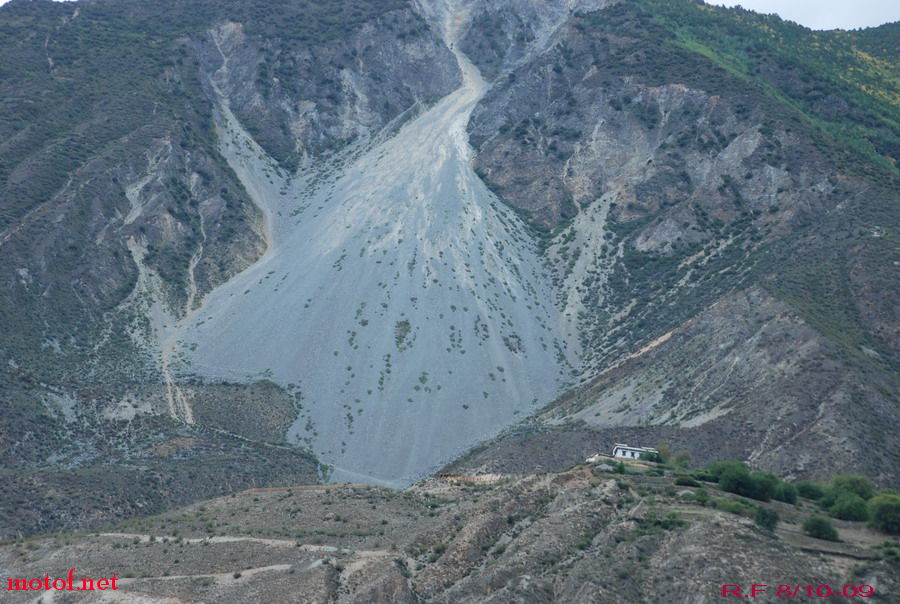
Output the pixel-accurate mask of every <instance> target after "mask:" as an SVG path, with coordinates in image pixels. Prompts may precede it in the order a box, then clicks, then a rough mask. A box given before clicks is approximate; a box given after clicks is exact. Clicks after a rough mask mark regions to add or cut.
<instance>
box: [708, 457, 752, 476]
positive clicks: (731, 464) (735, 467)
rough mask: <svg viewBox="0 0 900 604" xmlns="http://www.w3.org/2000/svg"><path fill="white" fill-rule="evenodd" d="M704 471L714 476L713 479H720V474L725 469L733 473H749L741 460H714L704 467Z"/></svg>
mask: <svg viewBox="0 0 900 604" xmlns="http://www.w3.org/2000/svg"><path fill="white" fill-rule="evenodd" d="M706 471H707V472H708V473H709V474H710V475H711V476H712V477H713V478H715V480H719V479H721V478H722V474H724V473H725V472H727V471H731V472H733V473H740V472H743V473H745V474H747V473H749V470H747V466H745V465H744V463H743V462H741V461H714V462H712V463H711V464H709V466H708V467H707V468H706Z"/></svg>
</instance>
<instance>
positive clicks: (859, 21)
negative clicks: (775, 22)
mask: <svg viewBox="0 0 900 604" xmlns="http://www.w3.org/2000/svg"><path fill="white" fill-rule="evenodd" d="M705 1H706V3H707V4H714V5H717V6H735V5H738V4H739V5H741V6H743V7H744V8H746V9H748V10H752V11H756V12H758V13H765V14H771V13H776V14H777V15H778V16H779V17H781V18H782V19H787V20H789V21H795V22H797V23H799V24H800V25H805V26H806V27H809V28H811V29H856V28H858V27H873V26H875V25H881V24H882V23H890V22H892V21H900V0H742V1H741V2H723V1H721V0H705Z"/></svg>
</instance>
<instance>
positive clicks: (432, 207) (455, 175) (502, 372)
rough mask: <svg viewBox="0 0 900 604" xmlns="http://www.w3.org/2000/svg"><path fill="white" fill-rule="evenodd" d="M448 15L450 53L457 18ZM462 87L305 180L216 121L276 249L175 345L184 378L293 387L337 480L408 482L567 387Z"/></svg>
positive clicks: (469, 87) (521, 235) (531, 270)
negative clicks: (471, 140) (483, 172)
mask: <svg viewBox="0 0 900 604" xmlns="http://www.w3.org/2000/svg"><path fill="white" fill-rule="evenodd" d="M439 8H442V10H441V11H439V12H440V14H439V15H438V16H439V18H440V22H439V23H438V24H437V25H438V27H439V28H440V30H441V31H442V33H443V35H444V37H445V42H446V43H447V46H448V47H449V48H451V49H455V47H456V45H455V38H456V36H457V35H458V32H459V29H460V27H461V26H462V25H463V24H464V23H465V18H466V11H465V8H466V7H465V5H463V4H462V3H459V4H458V5H451V6H445V7H439ZM454 56H455V58H456V60H457V62H458V65H459V69H460V71H461V74H462V85H461V86H460V87H459V88H458V89H457V90H456V91H454V92H453V93H451V94H450V95H448V96H446V97H445V98H443V99H442V100H440V101H439V102H438V103H437V104H435V105H434V106H433V107H431V108H430V109H428V110H427V111H424V112H423V113H422V114H421V115H419V116H418V117H416V118H415V119H413V120H411V121H409V122H408V123H407V124H406V125H405V126H403V127H402V128H401V129H400V130H399V132H398V133H397V134H396V135H395V136H393V137H392V138H390V139H389V140H387V141H385V142H382V143H381V144H372V145H369V146H367V147H364V148H362V149H353V150H350V151H348V152H346V153H344V154H342V155H338V156H337V158H336V159H335V160H334V161H333V162H332V164H331V165H329V166H327V167H326V168H321V169H319V170H318V171H316V172H314V173H312V174H308V175H302V174H301V176H300V177H298V178H296V179H291V178H289V177H282V176H279V175H278V171H277V170H274V169H273V168H272V164H271V162H270V160H269V159H268V158H267V157H266V155H265V153H264V152H263V151H262V149H260V148H258V147H257V146H255V145H254V143H253V142H252V140H251V139H250V137H248V136H247V135H246V133H245V132H243V131H242V128H241V126H240V124H239V123H238V121H237V120H236V119H234V117H233V116H232V115H231V113H230V111H229V110H228V108H227V107H226V106H223V108H222V110H221V115H222V121H223V128H222V129H223V130H224V131H225V132H227V135H226V138H227V140H228V142H227V144H225V145H224V148H223V152H224V155H225V156H226V157H227V158H228V160H229V162H230V163H231V165H232V166H233V167H234V168H235V171H236V172H237V173H238V174H239V175H240V176H241V178H242V179H243V180H244V182H245V186H246V187H247V189H248V190H249V191H251V192H252V193H253V194H254V201H255V202H256V203H257V204H258V205H260V206H261V207H263V208H265V209H266V213H267V215H268V216H269V220H270V224H271V233H272V245H271V248H270V249H269V251H268V252H267V254H266V255H265V256H264V257H263V259H262V260H261V261H260V262H258V263H257V264H256V265H254V266H253V267H252V268H250V269H249V270H247V271H245V272H244V273H242V274H240V275H238V276H237V277H235V278H234V279H232V280H231V281H230V282H228V283H227V284H225V285H224V286H222V287H220V288H218V289H217V290H215V291H214V292H213V293H212V294H211V295H210V296H209V297H208V299H207V300H206V302H205V303H204V305H203V306H202V307H201V308H200V309H199V310H197V311H196V312H195V313H194V315H193V317H192V318H191V320H190V321H189V322H188V323H187V325H185V327H184V329H183V331H182V332H180V333H179V337H180V338H181V340H182V343H183V352H184V353H185V355H186V356H187V357H188V358H189V367H190V370H191V371H194V372H197V373H199V374H200V375H202V376H205V377H207V378H227V379H229V380H252V379H258V378H260V377H263V378H270V379H272V380H274V381H276V382H278V383H280V384H282V385H284V386H289V387H291V388H297V389H298V390H299V393H300V397H301V404H302V412H301V414H300V415H299V417H298V419H297V421H296V422H295V424H294V426H293V427H292V428H291V437H292V438H293V439H294V440H295V441H297V442H301V443H307V444H309V445H310V446H311V447H312V448H313V450H314V451H315V452H316V454H317V455H318V456H319V457H320V458H321V459H322V460H323V461H325V462H326V463H329V464H331V465H332V466H333V467H334V472H333V474H332V478H333V479H335V480H352V481H355V482H360V481H362V482H377V483H383V484H389V485H403V484H408V483H410V482H411V481H413V480H415V479H416V478H418V477H421V476H422V475H424V474H425V473H427V472H428V471H429V470H433V469H434V468H435V467H436V466H437V465H438V464H439V463H441V462H444V461H447V460H449V459H451V458H452V457H453V456H455V455H458V454H459V453H461V452H462V451H463V450H464V449H465V448H466V447H468V446H471V445H472V444H474V443H476V442H477V441H479V440H481V439H483V438H485V437H487V436H489V435H490V434H492V433H494V432H495V431H496V430H497V429H498V428H499V427H501V426H503V425H507V424H509V423H510V422H511V421H513V420H514V419H515V416H516V415H517V414H519V413H520V412H523V411H528V410H530V409H532V408H533V407H534V406H535V405H536V404H538V403H547V402H549V401H550V400H551V399H552V398H553V396H554V395H555V394H557V393H558V389H559V386H560V385H561V384H562V382H563V380H564V379H565V377H566V374H567V372H568V371H569V370H568V368H567V365H566V363H565V360H564V355H563V354H562V352H561V345H560V343H559V341H558V339H557V337H556V329H555V322H556V316H555V315H556V311H555V309H554V307H553V305H552V300H553V298H552V295H551V288H550V286H549V284H548V282H547V279H546V276H545V275H544V274H543V270H542V267H541V262H540V260H539V258H538V255H537V250H536V246H535V243H534V242H533V240H532V239H531V238H530V237H529V235H528V232H527V230H526V228H525V227H524V225H523V224H522V223H521V221H520V219H519V218H518V217H517V216H516V215H515V214H514V213H513V212H512V211H511V210H510V209H509V208H508V207H505V206H503V205H502V204H500V203H499V202H498V200H497V199H496V198H495V196H494V195H493V194H491V193H490V191H489V190H488V189H487V188H486V186H485V185H484V183H483V182H482V181H481V180H480V179H479V178H478V177H477V176H476V174H475V173H474V171H473V170H472V167H471V159H472V157H471V156H472V153H471V149H470V147H469V145H468V140H467V135H466V126H467V124H468V119H469V114H470V112H471V110H472V108H473V107H474V105H475V103H477V101H478V100H479V99H480V98H481V96H482V95H483V93H484V91H485V88H486V84H485V82H484V80H483V79H482V78H481V75H480V74H479V72H478V69H477V68H476V67H475V66H474V65H473V64H472V63H471V62H470V61H469V60H468V58H467V57H466V56H465V55H464V54H463V53H461V52H460V51H459V50H458V49H456V50H454Z"/></svg>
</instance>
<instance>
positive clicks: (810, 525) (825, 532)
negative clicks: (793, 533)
mask: <svg viewBox="0 0 900 604" xmlns="http://www.w3.org/2000/svg"><path fill="white" fill-rule="evenodd" d="M803 532H805V533H806V534H807V535H809V536H810V537H815V538H816V539H826V540H828V541H837V540H838V533H837V530H836V529H835V528H834V525H833V524H831V522H829V521H828V519H827V518H822V517H821V516H810V517H809V518H807V519H806V521H805V522H804V523H803Z"/></svg>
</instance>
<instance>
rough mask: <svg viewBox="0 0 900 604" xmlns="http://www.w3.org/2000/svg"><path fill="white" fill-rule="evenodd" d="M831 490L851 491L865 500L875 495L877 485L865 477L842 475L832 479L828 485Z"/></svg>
mask: <svg viewBox="0 0 900 604" xmlns="http://www.w3.org/2000/svg"><path fill="white" fill-rule="evenodd" d="M828 487H829V489H830V490H835V491H850V492H851V493H856V494H857V495H859V496H860V497H862V498H863V499H871V498H872V495H874V494H875V485H874V484H872V481H871V480H869V479H868V478H866V477H865V476H860V475H859V474H840V475H838V476H835V477H834V478H832V479H831V482H830V483H829V484H828Z"/></svg>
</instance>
